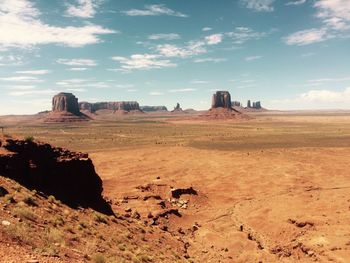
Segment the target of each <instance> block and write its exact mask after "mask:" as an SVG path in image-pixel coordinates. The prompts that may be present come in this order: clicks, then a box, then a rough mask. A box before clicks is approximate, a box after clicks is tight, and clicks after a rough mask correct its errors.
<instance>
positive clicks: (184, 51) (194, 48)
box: [156, 41, 207, 58]
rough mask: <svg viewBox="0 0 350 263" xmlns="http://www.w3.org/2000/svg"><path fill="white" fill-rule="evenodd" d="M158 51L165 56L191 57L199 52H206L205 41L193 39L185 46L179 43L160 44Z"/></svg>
mask: <svg viewBox="0 0 350 263" xmlns="http://www.w3.org/2000/svg"><path fill="white" fill-rule="evenodd" d="M156 51H158V52H159V54H161V55H162V56H165V57H181V58H186V57H191V56H195V55H198V54H202V53H206V52H207V50H206V48H205V43H204V42H203V41H192V42H190V43H188V44H187V45H185V46H182V47H181V46H177V45H170V44H164V45H158V46H157V47H156Z"/></svg>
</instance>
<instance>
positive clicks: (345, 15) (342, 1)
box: [315, 0, 350, 22]
mask: <svg viewBox="0 0 350 263" xmlns="http://www.w3.org/2000/svg"><path fill="white" fill-rule="evenodd" d="M315 7H316V8H317V9H318V13H317V16H318V17H320V18H323V19H332V18H337V19H340V20H341V21H343V22H349V21H350V1H348V0H318V1H316V2H315Z"/></svg>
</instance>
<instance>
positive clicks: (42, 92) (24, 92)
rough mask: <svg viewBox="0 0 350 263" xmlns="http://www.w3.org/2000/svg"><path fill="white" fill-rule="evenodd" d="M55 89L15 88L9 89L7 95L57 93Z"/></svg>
mask: <svg viewBox="0 0 350 263" xmlns="http://www.w3.org/2000/svg"><path fill="white" fill-rule="evenodd" d="M57 92H58V91H57V90H53V89H28V90H15V91H10V92H9V93H8V95H10V96H16V97H19V96H33V95H49V94H55V93H57Z"/></svg>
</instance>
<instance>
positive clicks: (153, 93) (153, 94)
mask: <svg viewBox="0 0 350 263" xmlns="http://www.w3.org/2000/svg"><path fill="white" fill-rule="evenodd" d="M148 94H149V95H151V96H161V95H164V93H163V92H160V91H151V92H150V93H148Z"/></svg>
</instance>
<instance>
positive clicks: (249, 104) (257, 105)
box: [246, 100, 263, 110]
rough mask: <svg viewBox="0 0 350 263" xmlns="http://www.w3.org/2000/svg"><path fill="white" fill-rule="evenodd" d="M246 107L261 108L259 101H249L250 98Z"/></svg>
mask: <svg viewBox="0 0 350 263" xmlns="http://www.w3.org/2000/svg"><path fill="white" fill-rule="evenodd" d="M246 109H255V110H263V108H262V107H261V102H260V101H255V102H252V103H251V101H250V100H248V103H247V108H246Z"/></svg>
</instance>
